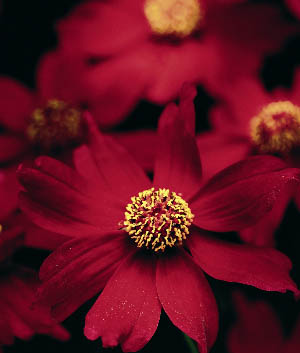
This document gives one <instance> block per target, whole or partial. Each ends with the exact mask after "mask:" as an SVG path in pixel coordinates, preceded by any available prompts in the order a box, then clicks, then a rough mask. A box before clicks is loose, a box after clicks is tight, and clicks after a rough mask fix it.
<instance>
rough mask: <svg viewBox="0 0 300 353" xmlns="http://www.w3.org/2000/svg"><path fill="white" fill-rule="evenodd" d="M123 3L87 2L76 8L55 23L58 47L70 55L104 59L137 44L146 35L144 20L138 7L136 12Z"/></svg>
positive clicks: (145, 22)
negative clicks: (70, 53) (94, 56)
mask: <svg viewBox="0 0 300 353" xmlns="http://www.w3.org/2000/svg"><path fill="white" fill-rule="evenodd" d="M126 3H127V4H125V2H124V1H123V4H122V2H120V1H118V2H116V1H110V2H106V3H105V2H100V1H98V2H97V1H90V2H87V3H84V4H80V5H79V6H77V7H76V8H75V11H73V12H72V13H71V14H70V15H69V16H68V17H66V18H65V19H64V20H62V21H61V22H60V23H59V26H58V32H59V33H58V34H59V39H60V44H61V47H62V48H63V49H64V50H67V51H71V52H76V53H82V54H88V55H97V56H99V57H100V56H105V57H107V56H110V55H113V54H116V53H118V52H120V51H121V50H124V49H126V48H127V47H128V46H132V45H136V44H138V43H139V42H140V41H142V40H143V39H145V38H146V37H147V35H148V25H147V21H146V19H145V17H144V14H143V12H142V5H140V7H141V11H140V12H138V11H136V9H134V8H132V6H131V4H130V2H128V1H127V2H126ZM122 5H123V6H122ZM126 5H127V6H126Z"/></svg>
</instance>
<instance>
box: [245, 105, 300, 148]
mask: <svg viewBox="0 0 300 353" xmlns="http://www.w3.org/2000/svg"><path fill="white" fill-rule="evenodd" d="M250 128H251V138H252V141H253V143H254V144H255V146H256V147H257V148H258V150H259V151H260V152H262V153H277V154H286V153H288V152H290V151H291V150H292V149H293V148H295V147H299V146H300V107H298V106H296V105H294V104H293V103H291V102H289V101H279V102H273V103H270V104H268V105H267V106H265V107H264V108H263V109H262V110H261V111H260V113H259V114H258V115H257V116H255V117H253V118H252V120H251V122H250Z"/></svg>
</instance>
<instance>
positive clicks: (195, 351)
mask: <svg viewBox="0 0 300 353" xmlns="http://www.w3.org/2000/svg"><path fill="white" fill-rule="evenodd" d="M183 337H184V339H185V342H186V344H187V346H188V347H189V351H190V352H191V353H199V352H198V349H197V346H196V344H195V342H194V341H193V340H192V339H191V338H190V337H189V336H188V335H186V334H185V333H183Z"/></svg>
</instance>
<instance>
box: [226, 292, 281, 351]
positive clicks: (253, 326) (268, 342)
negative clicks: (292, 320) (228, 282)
mask: <svg viewBox="0 0 300 353" xmlns="http://www.w3.org/2000/svg"><path fill="white" fill-rule="evenodd" d="M234 294H235V295H234V296H233V299H234V304H235V307H236V310H237V315H238V317H237V322H235V324H234V326H233V327H232V328H231V330H230V331H229V335H228V343H227V346H228V351H229V353H241V352H243V353H253V352H255V353H266V352H272V353H280V352H285V353H287V352H286V350H282V348H283V332H282V328H281V324H280V320H279V319H278V316H277V315H276V313H275V312H274V311H273V310H272V307H271V306H270V305H269V304H268V303H267V302H263V301H255V302H250V301H249V300H247V299H246V298H245V297H244V296H243V295H242V294H241V293H234Z"/></svg>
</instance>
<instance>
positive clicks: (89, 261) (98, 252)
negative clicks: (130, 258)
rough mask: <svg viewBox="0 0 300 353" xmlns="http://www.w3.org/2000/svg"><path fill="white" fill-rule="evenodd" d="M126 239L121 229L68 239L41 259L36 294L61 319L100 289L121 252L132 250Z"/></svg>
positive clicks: (119, 258) (121, 256)
mask: <svg viewBox="0 0 300 353" xmlns="http://www.w3.org/2000/svg"><path fill="white" fill-rule="evenodd" d="M126 240H127V239H126V234H124V233H123V232H118V233H115V234H109V235H107V236H106V237H105V238H104V237H101V238H95V239H92V240H89V239H76V240H71V241H68V242H66V243H64V244H63V245H62V246H61V247H59V248H58V249H57V250H56V251H55V252H54V253H52V254H51V255H50V256H49V257H48V258H47V259H46V260H45V261H44V263H43V265H42V267H41V269H40V278H41V280H42V281H43V282H44V283H43V285H42V286H41V287H40V289H39V298H40V300H41V301H42V302H43V303H46V304H47V305H49V306H51V307H52V314H53V315H54V316H55V318H56V319H58V320H64V319H65V318H67V317H68V316H69V315H70V314H71V313H72V312H74V311H75V310H76V309H77V308H78V307H79V306H80V305H82V304H83V303H84V302H86V301H87V300H88V299H90V298H92V297H93V296H94V295H95V294H97V293H99V292H100V290H101V289H103V287H104V286H105V283H106V281H107V280H108V279H109V278H110V276H111V275H112V274H113V272H114V271H115V269H116V268H117V267H118V266H119V264H120V261H121V259H122V258H123V257H124V254H127V253H128V252H129V251H132V249H130V248H128V245H127V242H126Z"/></svg>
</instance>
